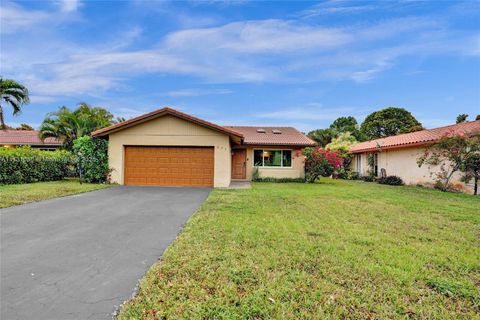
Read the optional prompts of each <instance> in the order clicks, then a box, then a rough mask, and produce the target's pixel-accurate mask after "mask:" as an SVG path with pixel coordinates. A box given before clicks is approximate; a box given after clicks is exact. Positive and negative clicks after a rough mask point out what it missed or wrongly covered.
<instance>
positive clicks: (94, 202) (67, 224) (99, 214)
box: [0, 186, 210, 320]
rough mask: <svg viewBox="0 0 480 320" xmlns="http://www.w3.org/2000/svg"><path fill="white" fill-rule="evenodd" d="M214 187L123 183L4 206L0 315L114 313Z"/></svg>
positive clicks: (80, 316) (1, 215)
mask: <svg viewBox="0 0 480 320" xmlns="http://www.w3.org/2000/svg"><path fill="white" fill-rule="evenodd" d="M209 192H210V189H208V188H162V187H123V186H119V187H113V188H110V189H105V190H100V191H94V192H89V193H84V194H80V195H74V196H69V197H64V198H57V199H52V200H46V201H42V202H37V203H31V204H26V205H21V206H16V207H11V208H6V209H0V231H1V238H0V240H1V242H0V259H1V261H0V275H1V278H0V280H1V284H0V287H1V295H0V300H1V303H0V308H1V309H0V318H1V319H2V320H7V319H8V320H10V319H48V320H54V319H62V320H70V319H82V320H85V319H111V318H112V313H113V312H114V310H115V309H116V307H118V306H119V305H120V304H121V303H122V302H123V301H124V300H126V299H128V298H130V296H131V295H132V293H133V291H134V288H135V287H136V285H137V283H138V280H139V279H140V278H141V277H142V276H143V274H144V273H145V272H146V271H147V270H148V268H149V267H150V266H151V265H152V264H153V263H155V261H157V260H158V258H159V257H160V256H161V255H162V253H163V251H164V250H165V249H166V247H167V246H168V245H169V244H170V243H171V242H172V241H173V240H174V239H175V237H176V235H177V234H178V232H179V231H180V230H181V228H182V226H183V225H184V224H185V222H186V221H187V220H188V218H189V217H190V216H191V214H192V213H193V212H194V211H195V210H196V209H197V208H198V207H199V205H200V204H201V203H202V202H203V201H204V200H205V199H206V198H207V196H208V194H209ZM0 197H1V194H0Z"/></svg>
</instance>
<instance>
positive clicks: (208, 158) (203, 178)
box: [125, 146, 214, 187]
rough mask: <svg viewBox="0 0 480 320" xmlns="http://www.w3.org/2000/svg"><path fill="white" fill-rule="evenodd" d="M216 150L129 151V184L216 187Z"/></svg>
mask: <svg viewBox="0 0 480 320" xmlns="http://www.w3.org/2000/svg"><path fill="white" fill-rule="evenodd" d="M213 154H214V150H213V147H207V148H202V147H133V146H131V147H125V184H126V185H135V186H196V187H212V186H213V163H214V159H213Z"/></svg>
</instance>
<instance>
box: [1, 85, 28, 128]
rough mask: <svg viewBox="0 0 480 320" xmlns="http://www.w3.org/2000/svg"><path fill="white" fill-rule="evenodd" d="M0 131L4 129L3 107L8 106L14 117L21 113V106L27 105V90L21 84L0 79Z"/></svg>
mask: <svg viewBox="0 0 480 320" xmlns="http://www.w3.org/2000/svg"><path fill="white" fill-rule="evenodd" d="M0 95H1V100H0V129H5V118H4V116H3V105H9V106H10V107H12V109H13V114H14V115H16V114H18V113H19V112H20V111H22V105H24V104H26V103H29V102H30V100H29V98H28V89H27V88H26V87H25V86H23V85H22V84H20V83H18V82H16V81H15V80H11V79H3V78H0Z"/></svg>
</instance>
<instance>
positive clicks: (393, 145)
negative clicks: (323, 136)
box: [351, 120, 480, 193]
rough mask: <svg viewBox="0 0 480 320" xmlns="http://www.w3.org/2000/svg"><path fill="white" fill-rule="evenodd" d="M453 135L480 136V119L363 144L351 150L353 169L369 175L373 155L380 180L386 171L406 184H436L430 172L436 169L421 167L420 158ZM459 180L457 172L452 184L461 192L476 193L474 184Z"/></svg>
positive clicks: (374, 166) (375, 173)
mask: <svg viewBox="0 0 480 320" xmlns="http://www.w3.org/2000/svg"><path fill="white" fill-rule="evenodd" d="M452 134H464V135H474V134H480V120H476V121H470V122H463V123H458V124H454V125H450V126H446V127H440V128H435V129H427V130H421V131H416V132H411V133H404V134H399V135H396V136H391V137H386V138H381V139H375V140H370V141H365V142H360V143H358V144H355V145H354V146H352V148H351V152H352V153H353V154H354V158H353V160H352V164H351V168H352V170H353V171H356V172H358V173H359V174H361V175H367V174H368V171H369V170H371V167H370V165H369V163H368V162H369V161H368V157H369V155H372V156H373V173H374V175H375V176H377V177H378V176H380V175H381V174H382V171H383V172H384V174H386V175H395V176H399V177H401V178H402V179H403V181H404V182H405V183H406V184H421V185H433V183H434V176H432V175H431V172H432V171H433V172H434V171H435V170H436V169H437V168H435V167H430V168H429V166H428V165H423V166H422V167H418V165H417V159H418V158H419V157H420V156H421V155H423V154H424V153H425V148H426V147H427V146H428V145H430V144H432V143H434V142H435V141H438V140H439V139H441V138H442V137H444V136H445V135H452ZM460 178H461V174H460V173H459V172H457V173H456V174H454V176H453V178H452V183H453V184H455V186H456V187H457V188H458V189H463V191H465V192H468V193H470V192H473V183H472V182H471V183H464V182H462V181H461V180H460Z"/></svg>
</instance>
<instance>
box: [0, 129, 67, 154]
mask: <svg viewBox="0 0 480 320" xmlns="http://www.w3.org/2000/svg"><path fill="white" fill-rule="evenodd" d="M18 146H31V147H32V148H38V149H41V150H55V149H57V148H60V147H61V146H62V142H61V141H60V140H58V139H56V138H45V139H44V140H43V141H42V139H40V131H37V130H12V129H5V130H2V129H0V147H6V148H16V147H18Z"/></svg>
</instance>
